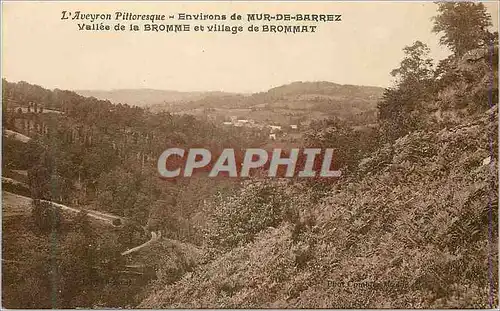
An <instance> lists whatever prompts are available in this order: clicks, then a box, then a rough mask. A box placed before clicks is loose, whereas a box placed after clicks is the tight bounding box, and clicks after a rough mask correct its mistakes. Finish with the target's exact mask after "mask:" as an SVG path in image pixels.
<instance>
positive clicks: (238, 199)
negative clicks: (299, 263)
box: [206, 180, 299, 250]
mask: <svg viewBox="0 0 500 311" xmlns="http://www.w3.org/2000/svg"><path fill="white" fill-rule="evenodd" d="M286 189H287V188H286V185H285V183H279V182H278V183H277V182H276V181H269V180H265V181H251V182H248V184H246V185H244V186H243V188H242V189H241V190H240V191H239V193H237V194H235V195H232V196H229V197H223V196H221V195H218V196H217V199H216V200H215V201H214V202H212V203H211V206H210V207H211V208H212V212H211V215H210V217H209V218H210V225H209V228H208V230H207V232H206V235H207V236H206V237H207V239H208V243H209V245H210V246H212V247H215V248H218V249H222V250H228V249H231V248H234V247H236V246H239V245H242V244H245V243H248V242H250V241H252V240H253V238H254V237H255V235H256V234H257V233H258V232H260V231H262V230H263V229H266V228H268V227H274V228H276V227H277V226H278V225H279V224H280V223H282V222H283V221H287V220H288V221H290V222H295V221H296V220H297V219H298V216H299V213H298V208H297V207H296V206H292V204H291V203H292V200H291V198H290V195H289V194H288V193H287V191H286Z"/></svg>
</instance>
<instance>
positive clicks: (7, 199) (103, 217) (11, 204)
mask: <svg viewBox="0 0 500 311" xmlns="http://www.w3.org/2000/svg"><path fill="white" fill-rule="evenodd" d="M31 200H32V199H31V198H30V197H25V196H22V195H19V194H14V193H10V192H7V191H3V192H2V203H3V204H2V205H3V212H4V213H7V214H8V213H9V212H10V211H16V212H19V210H20V208H22V209H23V210H25V209H26V208H29V209H31ZM40 201H42V202H49V203H51V204H52V205H54V206H57V207H59V208H61V209H62V210H65V211H69V212H72V213H79V212H80V211H81V210H80V209H78V208H74V207H70V206H67V205H63V204H59V203H55V202H52V201H47V200H40ZM86 211H87V215H88V216H89V217H92V218H94V219H96V220H99V221H101V222H105V223H107V224H109V225H112V226H114V225H113V221H114V220H116V219H120V220H122V218H121V217H120V216H116V215H112V214H107V213H103V212H98V211H94V210H86Z"/></svg>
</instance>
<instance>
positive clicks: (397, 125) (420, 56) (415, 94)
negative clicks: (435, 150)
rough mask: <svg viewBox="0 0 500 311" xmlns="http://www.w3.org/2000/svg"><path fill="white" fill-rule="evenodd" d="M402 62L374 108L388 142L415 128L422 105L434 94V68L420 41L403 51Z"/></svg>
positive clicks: (392, 73) (424, 46)
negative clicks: (393, 81)
mask: <svg viewBox="0 0 500 311" xmlns="http://www.w3.org/2000/svg"><path fill="white" fill-rule="evenodd" d="M403 52H404V53H405V57H404V59H403V60H402V61H401V64H400V66H399V68H396V69H394V70H392V71H391V75H392V76H393V77H395V78H396V85H395V87H391V88H387V89H386V90H385V92H384V95H383V97H382V101H381V102H380V103H379V104H378V108H379V119H380V120H381V121H382V122H381V123H382V129H383V133H384V135H385V136H386V138H387V139H388V140H393V139H396V138H398V137H401V136H403V135H405V134H407V133H408V132H410V131H411V130H413V129H415V128H417V127H418V125H419V120H420V113H421V112H422V111H421V110H422V109H421V108H422V103H423V102H425V101H427V100H430V99H431V95H432V94H433V93H434V86H433V81H434V65H433V61H432V59H431V58H430V57H429V52H430V50H429V48H428V47H427V45H425V44H424V43H422V42H420V41H415V42H414V43H413V44H412V45H411V46H406V47H405V48H404V49H403Z"/></svg>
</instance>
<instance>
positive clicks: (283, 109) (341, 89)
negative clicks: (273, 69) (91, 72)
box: [76, 81, 384, 124]
mask: <svg viewBox="0 0 500 311" xmlns="http://www.w3.org/2000/svg"><path fill="white" fill-rule="evenodd" d="M383 91H384V89H383V88H380V87H373V86H361V85H348V84H345V85H342V84H337V83H333V82H327V81H318V82H293V83H290V84H285V85H282V86H278V87H274V88H271V89H269V90H268V91H266V92H259V93H254V94H238V93H226V92H179V91H170V90H154V89H120V90H110V91H100V90H80V91H76V92H77V93H79V94H80V95H83V96H87V97H96V98H98V99H103V100H109V101H111V102H112V103H115V104H117V103H122V104H129V105H136V106H139V107H149V108H151V110H152V111H156V112H158V111H169V112H172V113H181V114H191V115H198V116H202V115H203V116H206V115H208V116H211V117H213V118H216V119H220V120H223V119H228V118H229V117H230V116H236V117H241V118H248V119H254V120H256V121H259V122H265V123H278V124H296V123H297V122H299V120H302V121H300V122H307V121H309V120H320V119H325V118H329V117H340V118H342V119H356V120H357V121H354V122H355V123H359V122H362V123H372V122H375V121H374V120H375V119H376V113H377V110H376V106H377V101H378V100H379V98H380V97H381V96H382V94H383Z"/></svg>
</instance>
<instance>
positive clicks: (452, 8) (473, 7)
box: [432, 2, 494, 56]
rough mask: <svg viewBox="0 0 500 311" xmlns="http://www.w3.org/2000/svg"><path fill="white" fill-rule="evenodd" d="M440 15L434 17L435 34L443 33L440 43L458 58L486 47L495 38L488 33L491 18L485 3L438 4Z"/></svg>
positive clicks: (433, 29)
mask: <svg viewBox="0 0 500 311" xmlns="http://www.w3.org/2000/svg"><path fill="white" fill-rule="evenodd" d="M437 5H438V9H437V10H438V12H439V14H438V15H437V16H435V17H433V20H434V27H433V28H432V31H433V32H435V33H443V35H442V36H441V38H440V40H439V42H440V43H441V44H442V45H445V46H447V47H448V48H450V50H451V51H453V53H454V54H455V55H456V56H462V55H464V53H465V52H467V51H470V50H472V49H475V48H479V47H481V46H484V45H485V44H487V43H488V41H489V40H491V39H492V38H493V37H494V36H493V35H492V34H491V33H490V32H489V31H488V27H489V26H491V25H492V24H491V16H490V14H488V13H487V12H486V7H485V6H484V4H483V3H472V2H441V3H437Z"/></svg>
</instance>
